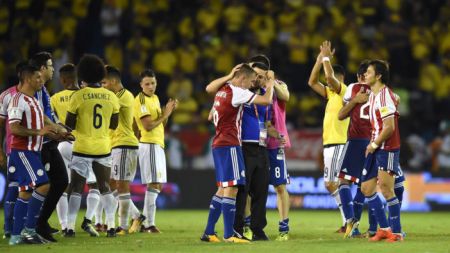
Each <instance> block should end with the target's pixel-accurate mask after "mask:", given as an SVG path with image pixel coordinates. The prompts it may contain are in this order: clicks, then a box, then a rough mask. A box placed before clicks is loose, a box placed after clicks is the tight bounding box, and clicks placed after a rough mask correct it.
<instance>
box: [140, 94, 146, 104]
mask: <svg viewBox="0 0 450 253" xmlns="http://www.w3.org/2000/svg"><path fill="white" fill-rule="evenodd" d="M139 102H140V103H141V105H145V97H144V94H142V92H141V93H139Z"/></svg>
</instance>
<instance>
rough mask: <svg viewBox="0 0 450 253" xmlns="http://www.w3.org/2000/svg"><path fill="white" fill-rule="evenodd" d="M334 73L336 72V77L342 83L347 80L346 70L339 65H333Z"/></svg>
mask: <svg viewBox="0 0 450 253" xmlns="http://www.w3.org/2000/svg"><path fill="white" fill-rule="evenodd" d="M333 71H334V76H335V77H336V78H337V79H338V80H339V81H340V82H344V78H345V70H344V67H342V66H341V65H339V64H333Z"/></svg>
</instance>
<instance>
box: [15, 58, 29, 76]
mask: <svg viewBox="0 0 450 253" xmlns="http://www.w3.org/2000/svg"><path fill="white" fill-rule="evenodd" d="M27 65H28V63H27V61H21V62H19V63H17V65H16V74H17V77H19V79H20V74H21V73H22V69H23V68H24V67H25V66H27Z"/></svg>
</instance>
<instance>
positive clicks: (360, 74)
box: [356, 60, 370, 83]
mask: <svg viewBox="0 0 450 253" xmlns="http://www.w3.org/2000/svg"><path fill="white" fill-rule="evenodd" d="M369 62H370V61H369V60H364V61H362V62H361V63H360V64H359V67H358V72H356V78H358V82H359V83H366V82H365V78H364V74H365V73H366V71H367V67H368V66H369Z"/></svg>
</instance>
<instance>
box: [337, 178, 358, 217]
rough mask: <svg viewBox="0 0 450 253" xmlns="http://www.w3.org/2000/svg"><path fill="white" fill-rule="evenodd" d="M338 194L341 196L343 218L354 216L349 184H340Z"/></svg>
mask: <svg viewBox="0 0 450 253" xmlns="http://www.w3.org/2000/svg"><path fill="white" fill-rule="evenodd" d="M339 196H340V197H341V203H342V209H343V210H344V215H345V219H346V220H349V219H351V218H354V217H355V214H354V211H353V201H352V193H351V191H350V186H349V185H347V184H341V185H340V186H339Z"/></svg>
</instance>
